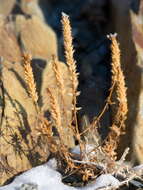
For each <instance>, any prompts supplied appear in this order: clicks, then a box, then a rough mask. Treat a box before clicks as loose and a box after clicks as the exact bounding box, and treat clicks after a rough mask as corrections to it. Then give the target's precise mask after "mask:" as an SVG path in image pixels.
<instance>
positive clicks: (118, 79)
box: [104, 34, 128, 159]
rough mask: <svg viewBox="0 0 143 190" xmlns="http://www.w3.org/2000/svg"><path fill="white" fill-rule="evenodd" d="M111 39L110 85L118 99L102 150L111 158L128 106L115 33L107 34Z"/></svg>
mask: <svg viewBox="0 0 143 190" xmlns="http://www.w3.org/2000/svg"><path fill="white" fill-rule="evenodd" d="M108 38H109V39H110V40H111V55H112V63H111V66H112V86H113V85H115V87H116V97H117V101H118V109H117V111H116V113H115V116H114V120H113V124H112V126H111V131H110V133H109V135H108V137H107V140H106V141H105V145H104V150H105V151H106V152H107V153H108V154H109V155H110V156H111V157H112V158H113V159H116V151H115V150H116V149H117V146H118V142H119V137H120V135H121V134H123V131H124V130H125V120H126V118H127V112H128V106H127V96H126V90H127V88H126V87H125V79H124V74H123V72H122V69H121V63H120V49H119V44H118V42H117V39H116V34H115V35H109V36H108Z"/></svg>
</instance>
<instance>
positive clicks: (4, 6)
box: [0, 0, 16, 16]
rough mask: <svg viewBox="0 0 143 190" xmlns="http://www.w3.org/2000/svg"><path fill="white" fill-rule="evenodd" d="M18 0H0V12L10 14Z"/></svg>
mask: <svg viewBox="0 0 143 190" xmlns="http://www.w3.org/2000/svg"><path fill="white" fill-rule="evenodd" d="M15 2H16V0H1V1H0V14H2V15H5V16H8V15H9V14H10V13H11V11H12V9H13V7H14V4H15Z"/></svg>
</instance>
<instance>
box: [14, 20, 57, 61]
mask: <svg viewBox="0 0 143 190" xmlns="http://www.w3.org/2000/svg"><path fill="white" fill-rule="evenodd" d="M16 30H17V32H19V35H20V40H21V45H22V47H23V49H24V50H26V51H27V52H29V53H31V54H32V56H33V57H36V58H42V59H50V58H51V55H53V54H54V55H57V38H56V35H55V33H54V32H53V30H52V29H51V28H50V27H49V26H48V25H46V24H45V23H44V22H42V21H41V19H39V18H38V17H36V16H32V18H28V19H26V18H25V17H24V16H17V18H16Z"/></svg>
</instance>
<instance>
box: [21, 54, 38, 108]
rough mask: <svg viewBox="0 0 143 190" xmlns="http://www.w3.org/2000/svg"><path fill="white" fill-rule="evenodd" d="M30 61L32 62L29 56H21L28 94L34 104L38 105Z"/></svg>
mask: <svg viewBox="0 0 143 190" xmlns="http://www.w3.org/2000/svg"><path fill="white" fill-rule="evenodd" d="M31 60H32V57H31V55H30V54H23V66H24V72H25V81H26V84H27V87H28V92H29V95H30V97H31V98H32V100H33V102H34V104H35V105H38V104H37V101H38V95H37V92H36V84H35V80H34V76H33V71H32V67H31Z"/></svg>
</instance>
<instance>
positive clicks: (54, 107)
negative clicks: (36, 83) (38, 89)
mask: <svg viewBox="0 0 143 190" xmlns="http://www.w3.org/2000/svg"><path fill="white" fill-rule="evenodd" d="M47 93H48V95H49V98H50V107H51V109H50V111H51V116H52V119H53V121H54V125H55V126H56V128H57V130H58V133H59V135H60V136H61V137H63V130H62V121H61V119H62V116H61V112H60V108H59V104H58V101H57V99H56V97H55V95H54V92H52V90H51V89H50V88H47ZM63 138H64V137H63Z"/></svg>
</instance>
